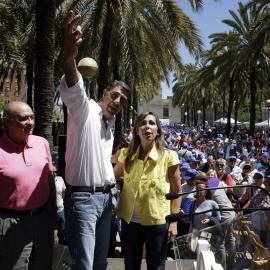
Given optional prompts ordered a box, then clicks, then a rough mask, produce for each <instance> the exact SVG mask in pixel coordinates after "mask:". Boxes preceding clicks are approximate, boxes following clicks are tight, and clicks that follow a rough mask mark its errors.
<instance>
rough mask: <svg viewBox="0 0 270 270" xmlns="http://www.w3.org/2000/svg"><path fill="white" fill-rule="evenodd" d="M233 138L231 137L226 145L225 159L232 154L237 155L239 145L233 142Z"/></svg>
mask: <svg viewBox="0 0 270 270" xmlns="http://www.w3.org/2000/svg"><path fill="white" fill-rule="evenodd" d="M233 141H234V140H233V138H230V139H229V143H228V144H226V145H225V147H224V149H223V151H224V155H225V156H224V159H226V160H227V159H228V158H229V157H230V156H233V155H236V151H237V147H236V144H235V143H233Z"/></svg>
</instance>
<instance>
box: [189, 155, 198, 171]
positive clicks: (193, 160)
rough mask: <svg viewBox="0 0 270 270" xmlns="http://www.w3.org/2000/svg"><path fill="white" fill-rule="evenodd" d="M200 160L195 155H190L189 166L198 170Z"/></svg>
mask: <svg viewBox="0 0 270 270" xmlns="http://www.w3.org/2000/svg"><path fill="white" fill-rule="evenodd" d="M199 162H200V161H199V160H198V159H196V158H195V157H190V158H189V159H188V160H187V163H189V166H190V168H191V169H195V170H197V169H198V165H199Z"/></svg>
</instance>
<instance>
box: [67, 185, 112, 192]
mask: <svg viewBox="0 0 270 270" xmlns="http://www.w3.org/2000/svg"><path fill="white" fill-rule="evenodd" d="M114 187H115V184H113V185H107V186H103V187H76V186H68V190H69V191H72V192H89V193H95V192H102V193H109V192H110V191H111V189H112V188H114Z"/></svg>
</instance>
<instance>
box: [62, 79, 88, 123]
mask: <svg viewBox="0 0 270 270" xmlns="http://www.w3.org/2000/svg"><path fill="white" fill-rule="evenodd" d="M59 93H60V95H61V98H62V100H63V102H64V103H65V105H66V106H67V107H68V108H69V119H70V120H71V121H72V122H73V123H74V125H75V126H76V127H79V128H82V127H83V126H84V124H85V123H86V120H87V118H88V116H89V111H90V106H89V100H88V98H87V96H86V93H85V91H84V84H83V79H82V76H81V74H80V78H79V81H78V82H77V83H76V84H75V85H73V86H72V87H70V88H68V87H67V85H66V81H65V76H63V77H62V79H61V83H60V90H59Z"/></svg>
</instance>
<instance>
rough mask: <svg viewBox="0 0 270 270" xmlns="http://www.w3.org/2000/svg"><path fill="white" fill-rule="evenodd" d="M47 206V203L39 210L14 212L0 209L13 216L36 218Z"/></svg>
mask: <svg viewBox="0 0 270 270" xmlns="http://www.w3.org/2000/svg"><path fill="white" fill-rule="evenodd" d="M45 206H46V203H45V204H44V205H42V206H40V207H38V208H35V209H31V210H14V209H7V208H2V207H0V211H2V212H5V213H8V214H12V215H24V216H35V215H37V214H38V213H40V212H41V210H42V209H43V208H44V207H45Z"/></svg>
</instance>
